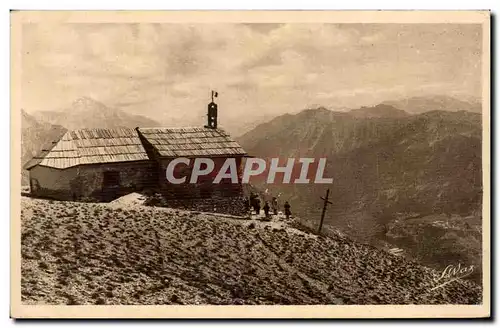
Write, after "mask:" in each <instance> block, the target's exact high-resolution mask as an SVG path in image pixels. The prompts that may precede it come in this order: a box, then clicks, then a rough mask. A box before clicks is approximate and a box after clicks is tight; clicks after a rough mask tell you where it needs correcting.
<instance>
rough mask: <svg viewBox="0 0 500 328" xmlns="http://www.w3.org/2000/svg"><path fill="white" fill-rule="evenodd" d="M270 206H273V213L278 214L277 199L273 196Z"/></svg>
mask: <svg viewBox="0 0 500 328" xmlns="http://www.w3.org/2000/svg"><path fill="white" fill-rule="evenodd" d="M271 207H272V208H273V212H274V215H278V199H277V198H276V197H273V200H272V201H271Z"/></svg>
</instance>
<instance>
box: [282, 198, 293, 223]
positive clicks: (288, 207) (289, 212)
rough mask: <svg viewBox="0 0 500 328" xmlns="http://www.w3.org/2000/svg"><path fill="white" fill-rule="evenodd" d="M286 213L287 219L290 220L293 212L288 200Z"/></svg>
mask: <svg viewBox="0 0 500 328" xmlns="http://www.w3.org/2000/svg"><path fill="white" fill-rule="evenodd" d="M284 207H285V215H286V219H287V220H288V219H289V218H290V215H292V212H291V211H290V204H289V203H288V201H286V202H285V205H284Z"/></svg>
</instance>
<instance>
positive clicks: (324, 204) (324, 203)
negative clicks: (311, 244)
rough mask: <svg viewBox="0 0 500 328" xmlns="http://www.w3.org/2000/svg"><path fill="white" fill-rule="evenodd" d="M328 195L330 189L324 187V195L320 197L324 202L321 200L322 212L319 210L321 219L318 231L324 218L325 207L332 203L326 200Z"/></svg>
mask: <svg viewBox="0 0 500 328" xmlns="http://www.w3.org/2000/svg"><path fill="white" fill-rule="evenodd" d="M328 195H330V189H326V196H325V197H324V198H323V197H320V198H321V199H322V200H323V201H324V202H323V212H321V221H320V223H319V229H318V233H321V228H322V227H323V220H324V219H325V213H326V207H327V206H328V204H332V202H330V201H329V200H328Z"/></svg>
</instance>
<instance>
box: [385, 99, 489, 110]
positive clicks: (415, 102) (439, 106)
mask: <svg viewBox="0 0 500 328" xmlns="http://www.w3.org/2000/svg"><path fill="white" fill-rule="evenodd" d="M384 104H386V105H390V106H394V107H396V108H399V109H401V110H404V111H405V112H407V113H410V114H421V113H424V112H428V111H432V110H444V111H451V112H458V111H462V110H465V111H469V112H474V113H481V110H482V107H481V103H480V102H478V101H474V100H461V99H457V98H454V97H450V96H444V95H434V96H425V97H411V98H405V99H400V100H393V101H387V102H385V103H384Z"/></svg>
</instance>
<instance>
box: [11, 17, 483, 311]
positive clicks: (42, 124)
mask: <svg viewBox="0 0 500 328" xmlns="http://www.w3.org/2000/svg"><path fill="white" fill-rule="evenodd" d="M11 54H12V56H11V95H12V108H11V117H12V122H11V127H12V129H11V131H12V132H11V140H12V145H11V147H12V148H11V149H12V153H11V173H12V180H11V191H12V197H11V201H12V203H11V206H12V211H11V213H12V217H11V227H12V231H11V236H12V239H11V240H12V246H11V247H12V248H11V252H12V256H11V257H12V263H11V272H12V274H11V316H12V317H14V318H479V317H482V318H484V317H489V316H490V304H491V300H490V295H491V290H490V278H491V277H490V266H491V263H490V237H491V236H490V212H489V208H490V207H489V203H490V202H489V200H490V131H489V126H490V123H489V122H490V12H489V11H488V10H484V11H219V12H217V11H138V12H136V11H12V12H11Z"/></svg>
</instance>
